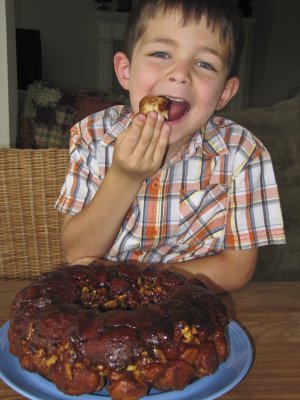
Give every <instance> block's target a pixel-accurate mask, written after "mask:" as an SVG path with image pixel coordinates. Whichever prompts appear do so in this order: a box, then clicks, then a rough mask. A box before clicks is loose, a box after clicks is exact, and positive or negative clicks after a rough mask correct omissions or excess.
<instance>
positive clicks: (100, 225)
mask: <svg viewBox="0 0 300 400" xmlns="http://www.w3.org/2000/svg"><path fill="white" fill-rule="evenodd" d="M141 184H142V181H141V180H139V179H132V178H131V177H129V176H128V175H126V174H122V173H120V171H115V170H113V169H110V170H109V171H108V173H107V175H106V177H105V179H104V180H103V182H102V184H101V186H100V188H99V190H98V192H97V193H96V194H95V196H94V197H93V199H92V201H91V202H90V203H89V204H88V205H87V206H86V207H85V208H84V209H83V210H82V211H81V212H80V213H78V214H76V215H74V216H73V217H71V218H68V219H67V222H66V223H65V224H64V226H63V229H62V243H63V247H64V250H65V254H66V258H67V261H68V262H69V263H72V262H73V261H74V260H76V259H79V258H81V257H96V258H101V257H102V256H103V255H104V254H105V253H106V252H107V251H108V249H109V248H110V247H111V245H112V243H113V242H114V240H115V238H116V236H117V234H118V232H119V230H120V227H121V225H122V222H123V220H124V218H125V215H126V213H127V211H128V209H129V207H130V205H131V204H132V201H133V199H134V198H135V196H136V194H137V192H138V191H139V188H140V186H141Z"/></svg>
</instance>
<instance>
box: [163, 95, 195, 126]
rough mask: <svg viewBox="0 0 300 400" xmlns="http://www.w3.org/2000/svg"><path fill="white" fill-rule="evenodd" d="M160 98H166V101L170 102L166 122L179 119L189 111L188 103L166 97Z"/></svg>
mask: <svg viewBox="0 0 300 400" xmlns="http://www.w3.org/2000/svg"><path fill="white" fill-rule="evenodd" d="M162 97H166V98H167V99H168V100H170V103H169V116H168V122H172V121H176V120H178V119H180V118H181V117H183V115H185V114H186V113H187V112H188V110H189V109H190V105H189V103H188V102H187V101H185V100H183V99H174V98H172V97H168V96H162Z"/></svg>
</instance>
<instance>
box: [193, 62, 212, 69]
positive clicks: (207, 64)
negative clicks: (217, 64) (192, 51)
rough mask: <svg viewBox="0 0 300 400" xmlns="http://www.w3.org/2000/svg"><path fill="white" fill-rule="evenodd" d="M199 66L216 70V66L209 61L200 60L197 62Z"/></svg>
mask: <svg viewBox="0 0 300 400" xmlns="http://www.w3.org/2000/svg"><path fill="white" fill-rule="evenodd" d="M197 66H198V67H200V68H205V69H209V70H212V71H215V68H214V67H213V66H212V65H211V64H209V63H207V62H205V61H198V62H197Z"/></svg>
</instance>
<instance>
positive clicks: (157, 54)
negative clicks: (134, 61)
mask: <svg viewBox="0 0 300 400" xmlns="http://www.w3.org/2000/svg"><path fill="white" fill-rule="evenodd" d="M151 56H152V57H157V58H169V55H168V53H166V52H165V51H155V52H153V53H151Z"/></svg>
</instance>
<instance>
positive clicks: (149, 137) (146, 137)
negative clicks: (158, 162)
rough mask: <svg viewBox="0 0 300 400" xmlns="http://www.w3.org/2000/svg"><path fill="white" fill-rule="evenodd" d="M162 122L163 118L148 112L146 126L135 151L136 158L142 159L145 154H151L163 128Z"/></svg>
mask: <svg viewBox="0 0 300 400" xmlns="http://www.w3.org/2000/svg"><path fill="white" fill-rule="evenodd" d="M163 121H164V118H163V116H162V115H160V114H157V113H156V112H150V113H149V114H148V115H147V120H146V124H145V126H144V128H143V130H142V133H141V136H140V139H139V143H138V144H137V146H136V149H135V151H136V154H137V155H138V156H140V157H144V156H145V155H146V154H148V155H149V153H150V154H151V153H153V151H154V149H155V147H156V145H157V142H158V138H159V135H160V131H161V128H162V126H163Z"/></svg>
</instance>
